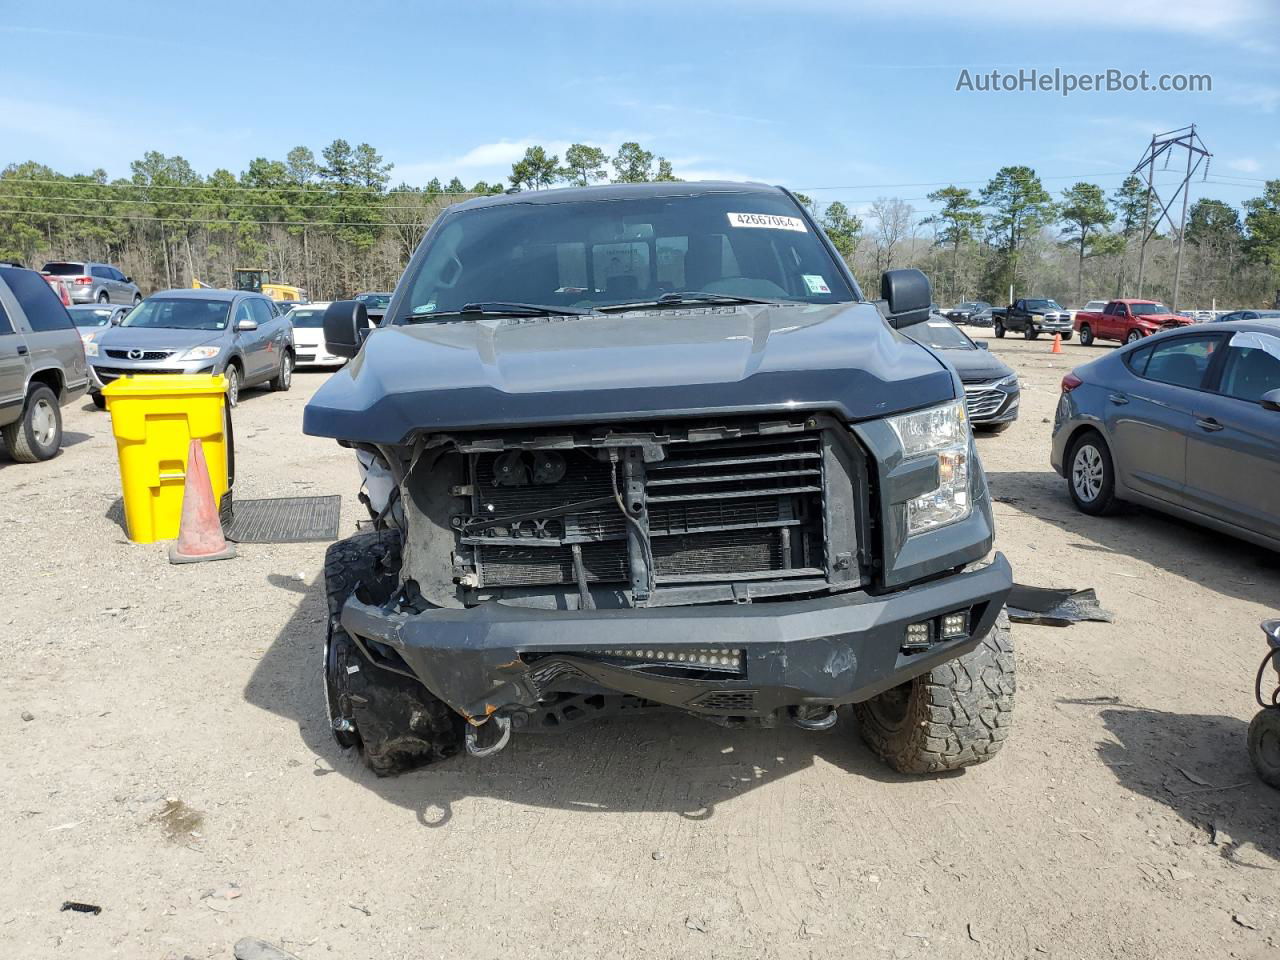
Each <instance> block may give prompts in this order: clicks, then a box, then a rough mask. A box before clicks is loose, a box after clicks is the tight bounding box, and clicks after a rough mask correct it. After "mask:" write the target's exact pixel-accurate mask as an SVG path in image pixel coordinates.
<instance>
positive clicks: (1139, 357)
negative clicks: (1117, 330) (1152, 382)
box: [1124, 347, 1151, 377]
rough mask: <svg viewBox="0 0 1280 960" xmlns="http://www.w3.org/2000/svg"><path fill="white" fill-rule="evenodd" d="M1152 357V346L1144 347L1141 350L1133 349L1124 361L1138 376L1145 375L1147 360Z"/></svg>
mask: <svg viewBox="0 0 1280 960" xmlns="http://www.w3.org/2000/svg"><path fill="white" fill-rule="evenodd" d="M1150 359H1151V348H1150V347H1143V348H1142V349H1141V350H1133V351H1131V352H1130V353H1127V354H1125V358H1124V362H1125V364H1126V365H1127V366H1128V367H1129V369H1130V370H1132V371H1133V372H1134V373H1136V374H1137V375H1138V376H1140V377H1141V376H1145V375H1146V372H1147V361H1148V360H1150Z"/></svg>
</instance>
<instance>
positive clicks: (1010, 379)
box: [991, 373, 1018, 387]
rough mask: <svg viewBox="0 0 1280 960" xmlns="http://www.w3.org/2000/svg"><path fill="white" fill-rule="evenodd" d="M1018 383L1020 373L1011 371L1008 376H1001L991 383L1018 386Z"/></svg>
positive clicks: (994, 385) (1001, 385)
mask: <svg viewBox="0 0 1280 960" xmlns="http://www.w3.org/2000/svg"><path fill="white" fill-rule="evenodd" d="M1017 385H1018V375H1017V374H1016V373H1011V374H1009V375H1008V376H1007V377H1001V378H1000V379H999V380H997V381H996V382H995V383H993V384H991V386H993V387H1016V386H1017Z"/></svg>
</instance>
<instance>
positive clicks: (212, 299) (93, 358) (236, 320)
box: [85, 289, 297, 408]
mask: <svg viewBox="0 0 1280 960" xmlns="http://www.w3.org/2000/svg"><path fill="white" fill-rule="evenodd" d="M85 353H86V354H87V355H88V357H89V363H90V364H91V365H92V375H93V385H92V392H93V402H94V403H95V404H96V405H97V406H98V407H99V408H101V407H103V406H105V402H104V401H103V399H102V393H101V391H102V388H103V386H105V385H106V384H108V383H110V382H111V381H112V380H115V379H117V378H118V377H124V376H136V375H139V374H147V373H211V374H219V373H220V374H222V375H224V376H225V377H226V378H227V402H228V403H229V404H230V405H231V406H235V405H236V403H237V402H238V401H239V399H240V389H241V388H242V387H251V386H254V385H256V384H260V383H269V384H270V385H271V389H272V390H288V389H289V387H290V385H291V384H292V382H293V367H294V363H295V361H296V359H297V352H296V349H295V346H294V342H293V323H292V322H291V321H290V320H289V319H288V318H287V317H284V316H281V314H280V310H279V307H278V306H277V305H276V303H275V302H274V301H272V300H269V299H268V298H266V297H264V296H263V295H262V294H260V293H246V292H245V291H242V290H209V289H204V290H165V291H164V292H162V293H157V294H155V295H154V296H151V297H148V298H147V299H146V300H144V301H143V302H142V303H141V304H139V305H138V306H137V307H135V308H134V309H133V310H130V311H129V315H128V316H127V317H125V318H124V320H122V321H121V322H120V324H119V326H115V327H111V328H109V329H107V330H104V331H103V332H102V333H101V334H100V335H98V336H97V337H94V338H93V339H92V340H90V341H88V342H86V343H85Z"/></svg>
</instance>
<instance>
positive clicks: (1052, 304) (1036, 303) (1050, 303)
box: [1027, 300, 1062, 310]
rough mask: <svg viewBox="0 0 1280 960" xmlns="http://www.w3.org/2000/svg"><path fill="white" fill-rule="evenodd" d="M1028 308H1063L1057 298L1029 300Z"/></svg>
mask: <svg viewBox="0 0 1280 960" xmlns="http://www.w3.org/2000/svg"><path fill="white" fill-rule="evenodd" d="M1027 309H1028V310H1061V309H1062V307H1061V306H1059V305H1058V301H1057V300H1028V301H1027Z"/></svg>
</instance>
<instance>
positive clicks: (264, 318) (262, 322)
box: [249, 297, 274, 327]
mask: <svg viewBox="0 0 1280 960" xmlns="http://www.w3.org/2000/svg"><path fill="white" fill-rule="evenodd" d="M249 308H250V309H251V310H252V311H253V319H255V320H257V321H258V326H260V327H265V326H266V325H267V324H268V323H270V322H271V321H272V320H273V319H274V317H273V316H272V313H271V308H270V307H269V306H267V301H265V300H259V299H258V298H257V297H254V298H253V299H252V300H250V301H249Z"/></svg>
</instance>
